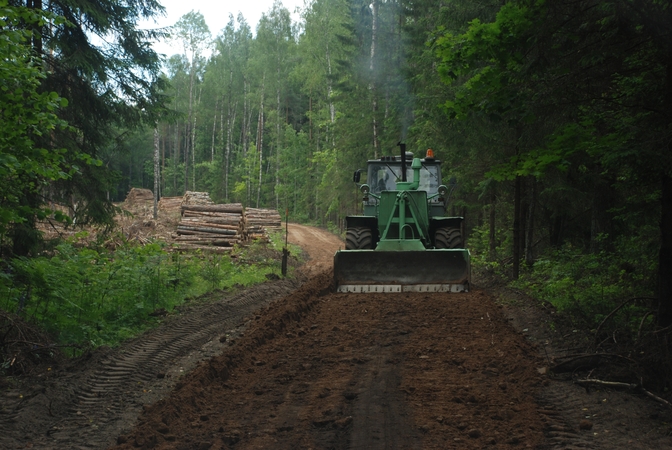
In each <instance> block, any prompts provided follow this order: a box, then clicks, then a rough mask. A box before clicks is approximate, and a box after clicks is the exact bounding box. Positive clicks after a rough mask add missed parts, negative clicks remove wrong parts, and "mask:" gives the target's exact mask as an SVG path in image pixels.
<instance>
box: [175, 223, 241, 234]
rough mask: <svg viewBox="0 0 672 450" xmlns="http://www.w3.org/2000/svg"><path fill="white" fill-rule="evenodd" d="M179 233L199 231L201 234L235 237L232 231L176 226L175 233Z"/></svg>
mask: <svg viewBox="0 0 672 450" xmlns="http://www.w3.org/2000/svg"><path fill="white" fill-rule="evenodd" d="M181 231H186V232H189V231H199V232H201V233H212V234H226V235H230V236H235V235H236V231H234V230H223V229H221V228H210V227H193V226H186V225H178V226H177V232H178V233H180V232H181Z"/></svg>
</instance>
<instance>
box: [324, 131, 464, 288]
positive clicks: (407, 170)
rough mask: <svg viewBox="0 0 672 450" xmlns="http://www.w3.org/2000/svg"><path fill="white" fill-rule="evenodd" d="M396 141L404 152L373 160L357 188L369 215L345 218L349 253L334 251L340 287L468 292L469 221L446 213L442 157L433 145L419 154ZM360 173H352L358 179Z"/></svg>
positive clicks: (365, 212)
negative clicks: (466, 242) (364, 180)
mask: <svg viewBox="0 0 672 450" xmlns="http://www.w3.org/2000/svg"><path fill="white" fill-rule="evenodd" d="M399 146H400V147H401V155H400V156H383V157H382V158H380V159H376V160H370V161H368V164H367V165H368V167H367V184H362V185H361V186H360V190H361V192H362V194H363V203H364V214H362V215H360V216H348V217H346V219H345V220H346V235H345V250H340V251H338V252H336V255H335V256H334V277H335V280H336V286H337V289H338V291H339V292H465V291H468V290H469V282H470V280H471V263H470V255H469V250H466V249H465V248H464V239H463V228H464V226H463V221H464V219H463V218H462V217H446V216H445V211H446V205H447V203H448V199H449V195H450V192H451V190H450V189H449V188H448V187H447V186H445V185H443V184H441V161H439V160H437V159H434V155H433V152H432V151H431V150H428V151H427V156H426V157H425V158H424V159H420V158H413V155H412V154H411V153H410V152H409V153H407V152H406V146H405V145H404V144H401V143H400V144H399ZM408 161H411V163H410V167H409V165H408ZM360 173H361V170H358V171H357V172H355V176H354V181H355V183H359V181H360ZM409 178H410V179H411V181H408V179H409ZM451 185H452V187H454V183H452V184H451Z"/></svg>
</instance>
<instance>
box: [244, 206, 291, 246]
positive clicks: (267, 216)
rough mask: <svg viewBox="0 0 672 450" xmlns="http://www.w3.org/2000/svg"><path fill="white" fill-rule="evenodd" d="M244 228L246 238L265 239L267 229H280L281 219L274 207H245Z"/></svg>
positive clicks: (266, 237)
mask: <svg viewBox="0 0 672 450" xmlns="http://www.w3.org/2000/svg"><path fill="white" fill-rule="evenodd" d="M244 229H245V230H244V235H245V238H246V240H251V239H265V240H267V239H268V231H274V230H280V229H282V219H281V218H280V214H278V211H277V210H274V209H260V208H245V217H244Z"/></svg>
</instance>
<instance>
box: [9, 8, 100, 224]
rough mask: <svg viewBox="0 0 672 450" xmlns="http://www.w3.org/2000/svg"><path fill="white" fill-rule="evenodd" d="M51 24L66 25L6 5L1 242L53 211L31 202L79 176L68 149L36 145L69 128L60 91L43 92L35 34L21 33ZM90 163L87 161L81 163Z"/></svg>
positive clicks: (29, 11)
mask: <svg viewBox="0 0 672 450" xmlns="http://www.w3.org/2000/svg"><path fill="white" fill-rule="evenodd" d="M47 21H50V22H53V23H56V24H63V23H64V22H65V21H64V20H63V19H62V18H60V17H57V16H55V15H53V14H49V13H43V12H41V11H34V10H31V9H28V8H21V7H10V6H7V2H6V1H4V0H3V1H0V115H1V116H2V118H1V120H0V179H2V180H3V182H2V184H1V185H0V237H4V236H5V234H6V233H7V231H8V227H10V225H11V224H15V223H24V222H27V221H30V220H32V217H33V216H34V215H36V214H39V215H41V216H46V215H47V214H48V213H49V212H50V211H48V210H44V209H42V208H40V206H39V205H35V204H31V203H30V202H27V201H26V198H27V197H29V196H36V195H37V194H38V193H39V192H40V190H41V189H43V188H44V187H45V186H47V185H48V184H49V183H50V182H53V181H56V180H62V179H67V178H70V177H71V176H72V175H74V174H75V173H77V172H78V171H79V169H78V166H77V165H76V164H71V163H67V162H66V161H65V158H64V153H65V150H64V149H47V148H44V147H43V146H40V145H38V144H37V142H36V140H37V139H39V137H41V136H48V135H49V134H50V133H52V132H54V131H55V130H57V129H68V126H67V123H66V122H65V121H64V120H61V119H59V117H58V115H57V113H58V111H59V110H60V109H61V108H64V107H66V106H67V104H68V102H67V100H66V99H64V98H62V97H59V95H58V94H56V93H55V92H45V91H44V90H42V89H41V87H40V86H41V84H42V82H43V80H44V79H45V78H46V73H45V70H44V68H43V65H42V63H41V61H40V60H39V59H38V58H35V56H34V55H33V53H32V51H31V46H30V42H31V39H33V38H34V37H35V33H34V32H33V31H32V30H27V29H21V28H20V25H24V24H29V25H34V26H38V25H43V24H45V23H46V22H47ZM87 162H88V161H87V160H86V159H85V158H83V157H81V158H80V161H79V164H86V163H87ZM61 218H62V219H64V218H63V217H61Z"/></svg>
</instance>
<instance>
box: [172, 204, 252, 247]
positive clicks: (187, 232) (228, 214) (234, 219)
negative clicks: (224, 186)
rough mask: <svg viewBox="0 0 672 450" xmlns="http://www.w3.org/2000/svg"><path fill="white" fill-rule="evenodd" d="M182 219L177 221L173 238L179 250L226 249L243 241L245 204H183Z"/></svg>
mask: <svg viewBox="0 0 672 450" xmlns="http://www.w3.org/2000/svg"><path fill="white" fill-rule="evenodd" d="M181 211H182V219H181V220H180V222H179V223H178V224H177V233H176V235H175V236H174V241H175V242H176V243H178V244H179V248H180V249H199V248H200V249H204V250H212V251H218V252H226V251H229V250H231V249H232V247H233V246H234V245H235V244H238V243H240V242H242V241H243V240H244V236H243V226H242V223H243V205H242V204H240V203H229V204H223V205H214V204H212V205H185V204H183V205H182V206H181Z"/></svg>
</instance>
